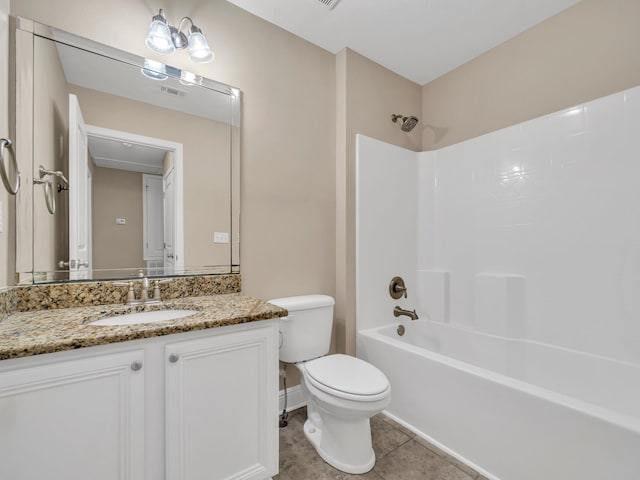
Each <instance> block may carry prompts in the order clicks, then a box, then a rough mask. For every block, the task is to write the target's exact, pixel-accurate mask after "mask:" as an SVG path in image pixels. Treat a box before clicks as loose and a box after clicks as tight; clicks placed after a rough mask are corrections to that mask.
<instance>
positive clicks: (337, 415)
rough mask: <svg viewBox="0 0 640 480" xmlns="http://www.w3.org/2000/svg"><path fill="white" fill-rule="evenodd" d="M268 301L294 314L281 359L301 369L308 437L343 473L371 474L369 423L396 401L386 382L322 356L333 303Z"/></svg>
mask: <svg viewBox="0 0 640 480" xmlns="http://www.w3.org/2000/svg"><path fill="white" fill-rule="evenodd" d="M269 302H270V303H272V304H274V305H278V306H281V307H283V308H286V309H287V310H288V311H289V315H288V317H285V318H283V319H281V323H280V334H281V346H280V360H281V361H283V362H286V363H293V364H295V366H296V367H297V368H298V369H299V370H300V373H301V388H302V392H303V395H304V399H305V401H306V403H307V420H306V422H305V424H304V433H305V436H306V438H307V439H308V440H309V441H310V442H311V444H312V445H313V446H314V448H315V449H316V451H317V452H318V455H320V457H321V458H322V459H323V460H324V461H326V462H327V463H328V464H330V465H332V466H333V467H335V468H337V469H338V470H341V471H343V472H346V473H353V474H359V473H366V472H368V471H369V470H371V469H372V468H373V466H374V464H375V453H374V452H373V448H372V444H371V427H370V424H369V419H370V418H371V417H372V416H373V415H376V414H377V413H380V412H381V411H382V410H383V409H384V408H385V407H386V406H387V405H388V404H389V402H390V400H391V387H390V385H389V381H388V380H387V377H386V376H385V375H384V374H383V373H382V372H381V371H380V370H378V369H377V368H376V367H374V366H373V365H371V364H369V363H367V362H365V361H364V360H361V359H359V358H355V357H351V356H348V355H342V354H335V355H326V356H322V355H325V354H326V353H327V352H328V350H329V343H330V340H331V326H332V323H333V305H334V301H333V298H331V297H328V296H325V295H306V296H302V297H286V298H279V299H275V300H270V301H269Z"/></svg>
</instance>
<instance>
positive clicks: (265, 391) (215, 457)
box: [0, 320, 278, 480]
mask: <svg viewBox="0 0 640 480" xmlns="http://www.w3.org/2000/svg"><path fill="white" fill-rule="evenodd" d="M277 402H278V344H277V321H273V320H266V321H260V322H252V323H247V324H242V325H234V326H227V327H219V328H212V329H206V330H198V331H192V332H186V333H180V334H174V335H167V336H162V337H154V338H150V339H144V340H133V341H128V342H122V343H115V344H109V345H102V346H97V347H89V348H82V349H78V350H75V351H65V352H60V353H52V354H45V355H36V356H31V357H25V358H19V359H14V360H5V361H0V479H5V478H6V479H12V480H40V479H43V478H55V479H65V480H70V479H71V480H75V479H78V480H81V479H82V480H85V479H89V478H90V479H92V480H103V479H104V480H115V479H117V480H143V479H145V480H162V479H166V480H199V479H207V480H217V479H220V480H222V479H225V480H235V479H237V480H240V479H242V480H253V479H255V480H263V479H268V478H270V477H271V476H273V475H275V474H276V473H277V471H278V404H277Z"/></svg>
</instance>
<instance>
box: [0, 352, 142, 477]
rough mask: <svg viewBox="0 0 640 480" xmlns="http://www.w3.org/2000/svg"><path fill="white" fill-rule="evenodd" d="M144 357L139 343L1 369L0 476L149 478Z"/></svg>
mask: <svg viewBox="0 0 640 480" xmlns="http://www.w3.org/2000/svg"><path fill="white" fill-rule="evenodd" d="M54 355H55V354H54ZM143 358H144V352H143V351H142V350H137V351H132V352H126V353H119V354H110V355H101V356H97V357H89V358H82V359H77V360H73V361H63V362H54V363H51V364H44V365H37V366H31V367H28V366H27V367H20V368H16V369H11V370H4V371H2V372H0V478H2V479H5V478H6V479H11V480H41V479H46V478H51V479H65V480H75V479H77V480H86V479H91V480H114V479H120V480H128V479H130V480H139V479H141V478H144V443H143V442H144V377H143V371H144V369H142V368H138V367H141V366H142V360H143ZM134 362H139V363H135V364H134ZM132 365H133V369H132Z"/></svg>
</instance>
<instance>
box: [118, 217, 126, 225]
mask: <svg viewBox="0 0 640 480" xmlns="http://www.w3.org/2000/svg"><path fill="white" fill-rule="evenodd" d="M126 224H127V219H126V218H116V225H126Z"/></svg>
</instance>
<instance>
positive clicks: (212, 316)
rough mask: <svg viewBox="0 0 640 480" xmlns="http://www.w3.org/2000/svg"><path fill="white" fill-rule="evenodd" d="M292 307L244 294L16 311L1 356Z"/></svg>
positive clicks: (233, 320) (261, 316) (0, 340)
mask: <svg viewBox="0 0 640 480" xmlns="http://www.w3.org/2000/svg"><path fill="white" fill-rule="evenodd" d="M162 309H190V310H198V313H196V314H194V315H191V316H189V317H184V318H180V319H177V320H166V321H163V322H156V323H146V324H138V325H118V326H94V325H89V323H90V322H92V321H94V320H98V319H100V318H104V317H108V316H112V315H122V314H126V313H131V312H137V311H149V310H162ZM286 315H287V311H286V310H284V309H282V308H280V307H276V306H275V305H271V304H269V303H267V302H264V301H262V300H258V299H256V298H252V297H248V296H246V295H242V294H240V293H231V294H225V295H213V296H206V297H186V298H179V299H172V300H166V301H165V302H163V303H162V304H159V305H139V306H135V307H126V306H124V305H122V304H112V305H97V306H86V307H76V308H64V309H57V310H35V311H28V312H19V313H14V314H12V315H10V316H8V317H7V318H5V319H4V320H3V321H2V322H0V360H5V359H9V358H18V357H27V356H30V355H38V354H42V353H53V352H59V351H63V350H74V349H78V348H83V347H91V346H95V345H103V344H107V343H116V342H123V341H127V340H135V339H140V338H149V337H156V336H161V335H170V334H172V333H180V332H187V331H191V330H201V329H205V328H213V327H222V326H226V325H235V324H239V323H247V322H253V321H257V320H266V319H269V318H278V317H283V316H286Z"/></svg>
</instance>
